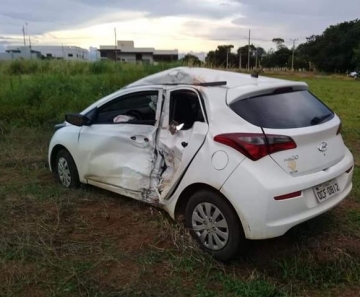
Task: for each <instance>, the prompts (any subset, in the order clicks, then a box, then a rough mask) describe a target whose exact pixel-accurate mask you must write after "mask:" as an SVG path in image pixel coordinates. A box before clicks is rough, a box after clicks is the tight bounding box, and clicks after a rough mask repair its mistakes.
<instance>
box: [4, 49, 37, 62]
mask: <svg viewBox="0 0 360 297" xmlns="http://www.w3.org/2000/svg"><path fill="white" fill-rule="evenodd" d="M15 59H25V60H31V59H34V60H36V59H41V53H40V52H39V51H36V50H34V49H32V48H31V49H30V48H29V47H27V46H20V47H14V48H12V49H9V48H8V49H6V51H5V53H0V60H15Z"/></svg>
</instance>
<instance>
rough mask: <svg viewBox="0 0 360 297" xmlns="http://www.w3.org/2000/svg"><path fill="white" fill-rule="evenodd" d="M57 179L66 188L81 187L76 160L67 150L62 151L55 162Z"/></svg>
mask: <svg viewBox="0 0 360 297" xmlns="http://www.w3.org/2000/svg"><path fill="white" fill-rule="evenodd" d="M55 164H56V168H54V169H55V170H54V172H55V173H56V176H57V179H58V180H59V181H60V183H61V184H62V185H63V186H64V187H66V188H78V187H79V186H80V180H79V173H78V171H77V168H76V164H75V162H74V159H73V158H72V156H71V155H70V153H69V152H68V151H67V150H64V149H63V150H60V151H59V152H58V153H57V155H56V160H55Z"/></svg>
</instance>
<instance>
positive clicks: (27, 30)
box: [25, 23, 31, 49]
mask: <svg viewBox="0 0 360 297" xmlns="http://www.w3.org/2000/svg"><path fill="white" fill-rule="evenodd" d="M25 25H26V32H27V35H28V38H29V48H30V49H31V39H30V34H29V27H28V25H29V24H28V23H25Z"/></svg>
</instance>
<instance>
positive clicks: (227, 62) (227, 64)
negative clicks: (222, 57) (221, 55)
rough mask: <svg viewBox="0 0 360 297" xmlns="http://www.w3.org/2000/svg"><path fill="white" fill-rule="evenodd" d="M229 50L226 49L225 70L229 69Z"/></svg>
mask: <svg viewBox="0 0 360 297" xmlns="http://www.w3.org/2000/svg"><path fill="white" fill-rule="evenodd" d="M229 50H230V48H228V49H227V51H226V69H228V68H229Z"/></svg>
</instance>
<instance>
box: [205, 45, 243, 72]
mask: <svg viewBox="0 0 360 297" xmlns="http://www.w3.org/2000/svg"><path fill="white" fill-rule="evenodd" d="M233 48H234V46H233V45H231V44H230V45H218V47H217V49H216V50H215V51H210V52H209V53H208V54H207V56H206V58H205V61H206V63H209V64H211V65H213V66H215V67H226V65H228V66H229V67H234V65H235V64H236V61H237V57H236V55H235V54H233V53H232V52H231V49H233Z"/></svg>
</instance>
